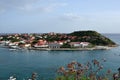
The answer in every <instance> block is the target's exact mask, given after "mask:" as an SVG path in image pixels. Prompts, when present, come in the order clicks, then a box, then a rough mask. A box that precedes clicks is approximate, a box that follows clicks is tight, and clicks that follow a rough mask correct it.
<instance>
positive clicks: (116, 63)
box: [0, 34, 120, 80]
mask: <svg viewBox="0 0 120 80" xmlns="http://www.w3.org/2000/svg"><path fill="white" fill-rule="evenodd" d="M103 35H105V36H107V37H108V38H110V39H112V40H113V41H115V42H116V43H117V44H118V45H120V34H103ZM103 58H105V59H106V60H107V61H106V62H105V63H103V66H104V71H106V70H108V69H111V70H112V71H113V72H117V69H118V68H119V67H120V47H119V46H118V47H115V48H113V49H110V50H93V51H35V50H30V51H29V50H17V51H10V50H9V49H7V48H0V80H8V78H9V77H10V76H12V75H14V76H16V77H17V80H24V79H25V80H27V79H28V78H30V77H31V74H32V73H33V72H36V73H37V74H38V77H39V79H45V80H49V79H50V78H54V77H55V76H56V72H57V69H58V68H59V67H60V66H66V65H67V64H68V63H69V62H71V61H78V62H80V63H86V62H87V61H91V60H93V59H98V60H102V59H103ZM104 71H103V72H104Z"/></svg>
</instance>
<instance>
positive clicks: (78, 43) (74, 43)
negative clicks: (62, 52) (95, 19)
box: [70, 42, 80, 48]
mask: <svg viewBox="0 0 120 80" xmlns="http://www.w3.org/2000/svg"><path fill="white" fill-rule="evenodd" d="M70 46H71V47H77V48H78V47H80V42H71V43H70Z"/></svg>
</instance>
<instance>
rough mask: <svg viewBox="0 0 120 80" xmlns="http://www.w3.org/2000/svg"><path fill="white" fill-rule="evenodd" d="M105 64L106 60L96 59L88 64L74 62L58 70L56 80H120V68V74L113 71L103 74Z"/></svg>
mask: <svg viewBox="0 0 120 80" xmlns="http://www.w3.org/2000/svg"><path fill="white" fill-rule="evenodd" d="M104 62H106V60H105V59H102V60H101V61H98V60H97V59H94V60H92V61H91V62H87V63H86V64H81V63H79V62H76V61H72V62H70V63H69V64H67V66H66V67H63V66H62V67H60V68H59V69H58V76H57V77H56V80H120V68H119V69H118V71H119V73H114V74H113V73H112V72H111V70H107V71H106V72H105V73H103V72H102V70H103V69H104V68H103V63H104Z"/></svg>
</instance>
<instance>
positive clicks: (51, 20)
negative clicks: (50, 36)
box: [0, 0, 120, 33]
mask: <svg viewBox="0 0 120 80" xmlns="http://www.w3.org/2000/svg"><path fill="white" fill-rule="evenodd" d="M79 30H94V31H97V32H99V33H120V0H0V33H46V32H57V33H70V32H73V31H79Z"/></svg>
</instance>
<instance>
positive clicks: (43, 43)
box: [34, 40, 48, 48]
mask: <svg viewBox="0 0 120 80" xmlns="http://www.w3.org/2000/svg"><path fill="white" fill-rule="evenodd" d="M34 47H35V48H47V47H48V44H47V41H46V40H39V41H38V43H36V44H35V45H34Z"/></svg>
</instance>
